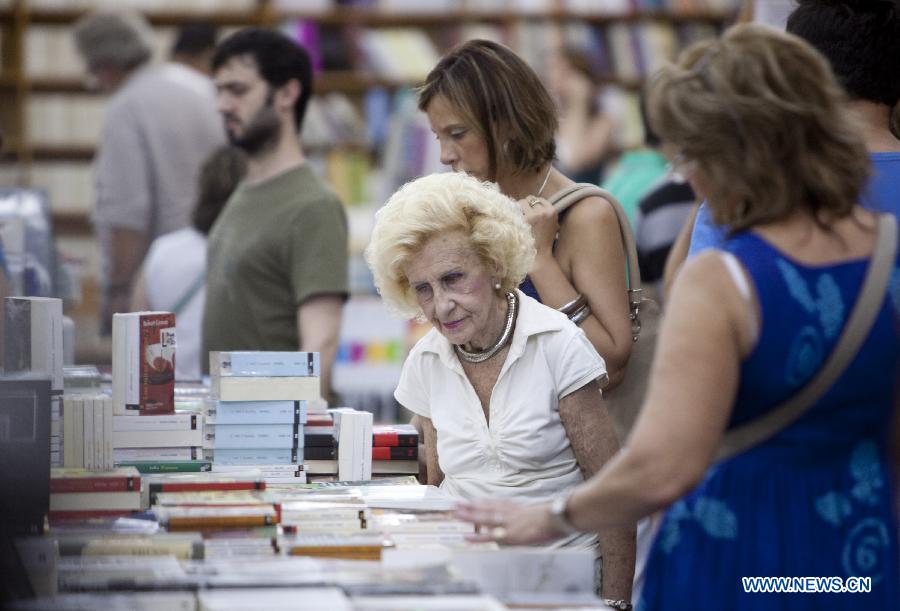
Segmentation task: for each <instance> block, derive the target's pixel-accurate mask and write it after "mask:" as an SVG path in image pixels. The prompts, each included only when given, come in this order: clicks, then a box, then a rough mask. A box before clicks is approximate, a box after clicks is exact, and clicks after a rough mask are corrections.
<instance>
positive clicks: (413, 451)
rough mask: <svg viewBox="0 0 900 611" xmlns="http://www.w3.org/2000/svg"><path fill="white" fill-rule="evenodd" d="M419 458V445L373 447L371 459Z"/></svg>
mask: <svg viewBox="0 0 900 611" xmlns="http://www.w3.org/2000/svg"><path fill="white" fill-rule="evenodd" d="M417 458H419V447H418V446H416V447H410V448H404V447H393V448H389V447H375V448H372V460H415V459H417Z"/></svg>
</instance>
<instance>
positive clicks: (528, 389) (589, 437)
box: [366, 173, 634, 599]
mask: <svg viewBox="0 0 900 611" xmlns="http://www.w3.org/2000/svg"><path fill="white" fill-rule="evenodd" d="M534 256H535V246H534V238H533V237H532V233H531V229H530V227H529V226H528V224H527V222H526V221H525V219H524V217H523V216H522V212H521V211H520V209H519V208H518V207H517V206H516V204H515V202H513V201H512V200H511V199H509V198H508V197H506V196H505V195H503V194H502V193H500V192H499V190H498V189H497V188H496V186H494V185H492V184H489V183H482V182H479V181H478V180H477V179H475V178H472V177H470V176H467V175H465V174H462V173H445V174H435V175H431V176H426V177H424V178H420V179H418V180H416V181H413V182H411V183H408V184H406V185H404V186H403V187H402V188H401V189H400V190H399V191H397V192H396V193H395V194H394V195H393V196H392V197H391V198H390V200H389V201H388V202H387V204H385V206H384V207H383V208H382V209H381V210H380V211H379V212H378V214H377V216H376V223H375V229H374V232H373V234H372V239H371V242H370V244H369V247H368V249H367V250H366V259H367V261H368V263H369V266H370V267H371V268H372V272H373V274H374V276H375V284H376V286H377V287H378V289H379V292H380V293H381V296H382V297H383V298H384V300H385V302H386V304H387V305H388V306H389V307H390V308H391V309H392V310H394V311H396V312H397V313H399V314H400V315H401V316H404V317H409V318H411V317H414V316H415V317H418V318H419V319H424V320H427V321H429V322H431V324H432V325H433V329H432V330H431V331H429V333H428V334H427V335H425V336H424V337H423V338H422V339H421V340H420V341H419V342H418V343H417V344H416V345H415V347H414V348H413V349H412V351H411V352H410V354H409V356H408V357H407V359H406V362H405V364H404V366H403V372H402V374H401V377H400V382H399V385H398V387H397V390H396V392H395V394H394V396H395V397H396V398H397V400H398V401H399V402H400V403H401V404H402V405H403V406H405V407H406V408H408V409H409V410H411V411H412V412H414V413H415V414H417V419H418V423H419V424H420V425H421V428H422V431H423V438H424V445H425V454H426V456H425V460H426V464H427V470H428V483H429V484H435V485H440V486H441V488H442V489H443V490H444V491H446V492H447V493H449V494H451V495H453V496H455V497H457V498H460V499H465V500H472V499H476V498H480V497H489V496H490V497H498V496H499V497H503V498H507V499H517V500H520V501H539V500H541V499H550V498H555V497H558V496H560V495H563V494H564V492H565V491H567V490H570V489H571V488H573V487H575V486H577V485H578V484H579V483H581V482H582V481H584V480H585V479H586V478H589V477H590V476H591V475H592V474H594V473H596V472H597V471H598V470H599V469H600V468H601V467H602V466H603V465H604V464H605V463H606V462H607V461H608V460H609V459H610V458H611V457H612V456H613V455H614V454H615V453H616V451H617V450H618V443H617V441H616V436H615V433H614V431H613V428H612V422H611V420H610V417H609V414H608V413H607V411H606V409H605V407H604V406H603V404H602V403H601V401H600V398H601V396H600V385H599V384H598V380H602V379H603V378H604V377H605V376H606V366H605V364H604V361H603V359H602V358H601V357H600V355H599V354H597V351H596V350H595V349H594V347H593V346H592V345H591V343H590V341H588V339H587V338H586V337H585V334H584V332H583V331H582V330H581V329H579V328H578V327H577V326H576V325H575V324H574V323H572V322H571V321H570V320H569V319H568V318H566V316H565V315H564V314H562V313H560V312H559V311H557V310H554V309H552V308H550V307H547V306H544V305H542V304H540V303H539V302H537V301H535V300H534V299H532V298H531V297H528V296H527V295H525V294H523V293H522V292H520V291H519V290H517V289H516V287H517V286H518V284H519V283H520V282H521V281H522V279H523V278H524V277H525V275H526V274H527V273H528V270H529V269H530V268H531V265H532V262H533V260H534ZM496 534H497V536H498V537H499V538H502V531H501V532H498V533H496ZM596 542H597V537H596V535H593V534H591V535H587V536H585V535H575V536H570V537H564V538H562V539H560V540H558V541H557V542H555V543H554V545H576V546H585V547H586V546H590V545H594V544H595V543H596ZM633 543H634V541H633V529H628V528H625V529H622V530H619V531H610V532H608V533H605V534H604V537H603V540H602V541H601V542H600V548H601V551H602V557H603V559H604V563H603V564H604V569H605V570H604V571H603V572H604V574H605V579H604V580H603V581H604V584H603V586H604V587H603V594H604V595H605V596H608V597H610V598H620V599H621V598H628V597H629V596H630V589H631V576H632V572H633V560H634V558H633V553H634V545H633Z"/></svg>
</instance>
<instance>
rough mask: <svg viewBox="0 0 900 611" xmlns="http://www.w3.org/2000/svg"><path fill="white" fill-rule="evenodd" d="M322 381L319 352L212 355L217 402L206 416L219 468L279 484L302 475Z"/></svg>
mask: <svg viewBox="0 0 900 611" xmlns="http://www.w3.org/2000/svg"><path fill="white" fill-rule="evenodd" d="M319 375H320V364H319V354H318V353H317V352H212V353H210V379H211V384H212V392H213V395H214V396H215V398H216V401H214V402H213V403H212V404H210V405H209V407H208V408H207V411H206V429H205V431H204V443H205V444H206V447H207V448H208V449H210V450H211V458H212V461H213V464H214V466H215V468H216V469H217V470H218V469H220V468H221V467H246V466H254V467H259V468H264V469H267V475H268V476H269V477H272V478H276V479H280V478H287V477H292V476H293V477H296V476H297V475H299V473H298V472H299V471H300V470H301V469H300V468H299V466H300V465H302V464H303V442H304V436H303V435H304V430H303V429H304V425H305V424H306V422H307V418H308V412H309V411H310V407H311V406H316V405H317V404H318V402H319V398H320V392H319V385H320V382H319ZM286 466H287V467H286Z"/></svg>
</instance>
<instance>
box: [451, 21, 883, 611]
mask: <svg viewBox="0 0 900 611" xmlns="http://www.w3.org/2000/svg"><path fill="white" fill-rule="evenodd" d="M648 102H649V110H650V119H651V123H652V125H653V127H654V129H655V131H656V132H657V133H658V134H659V135H660V136H661V137H662V138H663V140H664V141H665V142H666V143H667V145H668V147H669V150H670V154H671V155H672V156H673V164H674V165H675V166H676V169H677V170H678V171H679V172H681V173H682V174H684V175H685V176H686V177H687V178H688V180H690V182H691V184H692V186H693V188H694V189H695V191H696V192H698V193H700V194H702V195H703V196H705V197H706V199H707V200H708V202H709V206H710V209H711V211H712V213H713V214H714V216H715V220H716V221H717V222H718V223H719V224H723V225H726V226H729V227H731V228H732V233H731V234H730V236H729V239H728V240H727V242H726V243H725V246H724V247H723V248H722V249H718V250H710V251H708V252H704V253H702V254H701V255H699V256H697V257H696V258H694V259H692V260H691V261H689V263H688V264H687V265H686V266H685V268H684V269H683V271H682V272H681V275H680V276H679V278H678V280H677V281H676V284H675V287H674V289H673V293H672V296H671V300H670V302H669V309H668V311H667V315H666V316H667V318H666V320H665V322H664V324H663V329H662V335H661V337H660V344H659V346H658V350H657V355H656V356H657V359H656V362H655V364H654V370H653V373H652V375H651V381H650V386H649V389H648V395H647V398H646V401H645V404H644V409H643V411H642V413H641V416H640V418H639V420H638V422H637V424H636V427H635V429H634V430H633V432H632V434H631V437H630V438H629V439H628V440H627V441H626V443H625V445H624V447H623V449H622V450H621V451H620V453H619V454H618V455H617V456H616V457H615V458H613V459H612V460H611V461H609V462H608V463H607V464H606V466H605V468H604V469H602V470H601V471H600V472H599V473H598V474H596V475H595V476H594V477H593V478H592V479H591V480H589V481H587V482H585V483H584V484H582V485H581V486H580V487H578V488H576V489H575V490H574V492H573V493H571V494H570V495H569V496H568V497H566V498H561V499H557V500H556V501H554V502H552V503H543V504H535V505H527V506H523V505H515V504H511V503H505V502H499V501H485V502H481V503H474V504H466V505H463V506H461V507H460V509H459V510H458V513H459V515H460V516H462V517H463V518H466V519H469V520H471V521H473V522H476V523H480V524H483V525H486V526H489V527H493V530H491V531H489V532H491V533H492V535H493V536H494V537H495V538H499V539H502V540H504V541H505V542H507V543H529V542H537V541H541V540H544V539H546V538H548V537H551V536H554V535H557V534H558V533H560V532H565V531H566V530H567V529H577V530H580V531H598V530H604V529H607V528H610V527H613V526H618V525H622V524H628V523H632V522H634V521H635V520H637V519H638V518H641V517H643V516H647V515H651V514H654V513H655V512H659V511H660V510H665V512H664V513H663V514H662V515H661V517H660V519H659V520H658V524H659V528H658V531H657V534H656V537H655V540H654V545H653V547H652V549H651V552H650V556H649V558H648V561H647V568H646V582H645V585H644V588H643V592H642V594H641V595H640V597H639V600H638V603H637V607H638V608H640V609H691V610H703V609H710V610H712V609H715V610H722V609H728V610H736V611H742V610H748V609H754V610H756V609H765V610H776V611H777V610H788V609H791V610H793V609H859V608H867V609H885V610H888V609H890V610H896V609H900V566H898V565H900V548H898V535H897V523H896V514H895V513H894V511H893V508H896V507H897V504H896V491H893V490H892V489H891V483H892V479H891V476H890V473H889V469H888V455H889V454H888V452H889V448H888V436H889V430H890V422H891V419H892V417H893V414H892V412H893V411H894V406H895V405H896V404H897V403H896V397H895V394H894V393H895V392H896V391H897V389H896V388H895V385H896V375H895V374H896V371H897V369H896V365H897V362H898V357H900V338H898V322H900V265H898V260H897V258H896V255H895V257H894V268H893V273H892V276H891V281H890V283H889V286H888V290H887V294H886V295H885V297H884V300H883V302H882V304H881V308H880V310H879V313H878V315H877V318H876V319H875V322H874V323H873V327H872V329H871V331H870V332H869V333H868V336H867V338H866V339H865V341H864V342H863V344H862V346H861V348H860V349H859V351H858V352H857V354H856V355H855V357H854V358H853V359H852V360H851V361H850V363H849V365H848V366H847V367H846V369H845V370H844V371H843V373H842V374H841V375H840V376H839V377H838V379H837V381H836V382H835V383H834V384H833V385H832V386H831V388H830V389H829V391H828V392H827V393H825V394H824V396H822V397H821V398H820V399H819V400H818V401H817V402H816V403H815V404H814V405H812V406H811V407H810V409H808V410H807V411H806V412H805V413H804V414H803V415H802V416H801V417H800V418H799V419H797V420H796V421H795V422H793V423H792V424H790V425H788V426H787V427H785V428H783V429H782V430H780V431H778V432H776V433H774V434H773V435H772V436H771V437H769V438H767V439H766V440H764V441H762V442H761V443H759V444H758V445H756V446H754V447H752V448H750V449H747V450H745V451H743V452H741V453H739V454H737V455H735V456H733V457H732V458H729V459H724V460H718V461H717V460H716V453H717V449H718V448H719V446H720V444H721V441H722V438H723V435H724V434H725V432H726V431H727V430H729V429H733V428H734V427H736V426H738V425H741V424H745V423H748V422H751V421H753V420H754V419H755V418H757V417H758V416H760V415H763V414H766V413H770V412H771V411H772V410H773V409H775V408H776V407H777V406H779V405H781V404H782V403H784V402H785V401H787V400H789V399H790V398H792V397H793V396H794V395H795V394H796V393H797V392H798V390H799V389H801V388H802V387H804V386H805V385H806V383H808V382H809V381H810V380H811V379H812V378H813V377H814V376H815V374H816V373H817V372H818V371H819V369H820V367H821V366H822V363H823V362H824V361H825V359H826V358H827V357H828V355H829V354H830V352H831V351H832V350H833V349H834V347H835V345H836V343H837V341H838V338H839V336H840V335H841V332H842V330H843V328H844V325H845V324H846V322H847V318H848V315H849V313H850V311H851V310H852V308H853V306H854V304H855V303H856V300H857V298H858V296H859V293H860V288H861V285H862V281H863V278H864V275H865V273H866V271H867V269H868V266H869V262H870V258H871V256H872V252H873V249H874V245H875V237H876V229H875V228H876V224H877V218H876V216H875V214H874V213H872V212H870V211H867V210H864V209H863V208H861V207H860V206H859V205H858V204H857V202H858V199H859V194H860V191H861V189H862V188H863V186H864V185H865V182H866V179H867V176H868V167H869V166H868V161H867V154H866V150H865V147H864V145H863V141H862V139H861V136H860V129H859V127H858V125H857V124H856V123H855V121H854V118H853V117H852V116H850V115H849V114H848V113H847V109H846V106H845V100H844V95H843V93H842V92H841V91H840V89H839V87H838V86H837V84H836V83H835V80H834V78H833V76H832V74H831V72H830V70H829V68H828V66H827V64H826V62H825V60H823V59H822V58H821V57H819V56H818V54H817V53H816V52H815V51H814V50H813V49H812V48H811V47H809V46H808V45H807V44H806V43H804V42H803V41H801V40H800V39H799V38H796V37H793V36H791V35H788V34H783V33H780V32H777V31H774V30H770V29H765V28H762V27H759V26H754V25H742V26H737V27H735V28H733V29H731V30H729V31H728V32H727V33H726V34H725V35H724V36H723V37H722V39H721V40H720V41H718V42H706V43H701V44H699V45H697V46H694V47H692V48H690V49H688V50H687V51H685V52H684V53H683V54H682V56H681V57H680V59H679V61H678V63H677V64H676V65H672V66H668V67H666V68H664V69H663V70H661V71H660V73H658V74H657V75H656V76H655V78H654V79H653V81H652V83H651V85H650V88H649V98H648ZM753 577H788V578H805V577H812V578H828V579H819V580H816V579H812V580H799V579H798V580H791V581H787V582H752V581H750V580H745V579H744V578H753ZM859 578H862V579H859ZM757 587H762V588H765V587H770V588H771V587H774V588H776V589H781V590H787V591H782V592H770V593H760V592H753V591H752V590H753V589H754V588H757ZM797 589H800V590H803V589H805V590H806V591H807V592H813V593H799V592H796V591H795V590H797ZM844 589H846V590H847V591H846V592H842V590H844ZM792 590H794V592H793V593H791V591H792ZM817 590H826V591H827V593H825V592H816V591H817ZM854 590H863V591H862V592H855V591H854Z"/></svg>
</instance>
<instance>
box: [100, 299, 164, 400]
mask: <svg viewBox="0 0 900 611" xmlns="http://www.w3.org/2000/svg"><path fill="white" fill-rule="evenodd" d="M113 412H114V413H115V414H116V415H119V416H125V415H141V416H144V415H155V414H171V413H174V412H175V315H174V314H172V313H171V312H129V313H125V314H115V315H113Z"/></svg>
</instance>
